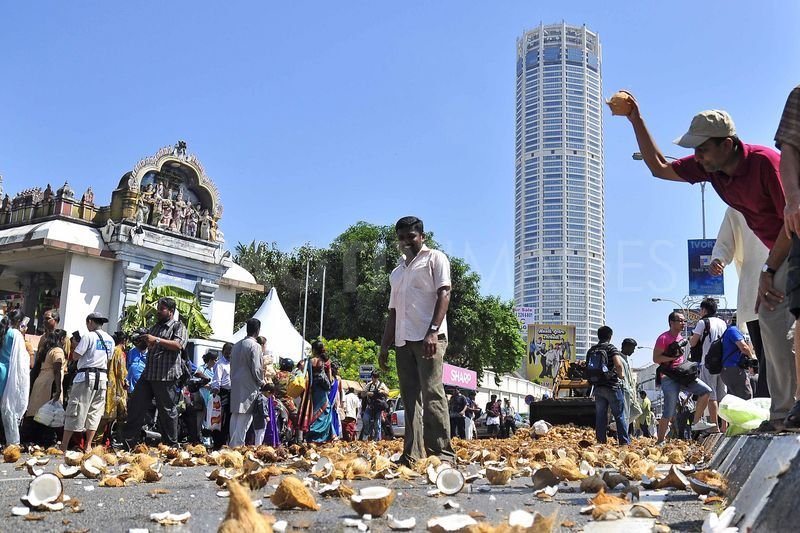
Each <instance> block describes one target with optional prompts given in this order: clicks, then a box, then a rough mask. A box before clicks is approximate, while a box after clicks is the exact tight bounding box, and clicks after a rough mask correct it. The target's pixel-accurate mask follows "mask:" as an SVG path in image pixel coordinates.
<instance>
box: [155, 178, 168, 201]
mask: <svg viewBox="0 0 800 533" xmlns="http://www.w3.org/2000/svg"><path fill="white" fill-rule="evenodd" d="M154 196H155V198H161V199H164V198H166V196H164V182H163V181H158V182H156V192H155V194H154Z"/></svg>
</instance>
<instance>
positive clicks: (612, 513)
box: [592, 502, 627, 520]
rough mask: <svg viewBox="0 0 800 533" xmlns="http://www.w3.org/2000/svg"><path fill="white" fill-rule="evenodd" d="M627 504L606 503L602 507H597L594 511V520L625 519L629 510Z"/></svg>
mask: <svg viewBox="0 0 800 533" xmlns="http://www.w3.org/2000/svg"><path fill="white" fill-rule="evenodd" d="M626 506H627V502H626V503H625V504H622V505H620V504H615V503H606V504H602V505H595V506H594V509H592V519H593V520H621V519H623V518H625V511H626V509H627V507H626Z"/></svg>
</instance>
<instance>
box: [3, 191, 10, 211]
mask: <svg viewBox="0 0 800 533" xmlns="http://www.w3.org/2000/svg"><path fill="white" fill-rule="evenodd" d="M9 209H11V198H9V197H8V195H7V194H6V195H5V196H4V197H3V211H8V210H9Z"/></svg>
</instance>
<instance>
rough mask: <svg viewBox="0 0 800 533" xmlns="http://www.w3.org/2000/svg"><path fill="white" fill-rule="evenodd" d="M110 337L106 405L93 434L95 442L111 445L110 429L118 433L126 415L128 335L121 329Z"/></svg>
mask: <svg viewBox="0 0 800 533" xmlns="http://www.w3.org/2000/svg"><path fill="white" fill-rule="evenodd" d="M112 337H113V339H114V352H113V353H112V354H111V359H109V360H108V362H107V365H108V373H107V375H108V382H107V384H106V406H105V409H104V411H103V417H102V418H101V419H100V427H99V428H98V429H99V430H100V431H98V432H97V433H96V434H95V438H94V443H95V444H108V445H111V443H112V438H113V437H114V436H113V435H112V434H111V431H112V430H114V429H115V430H116V431H117V433H119V432H120V430H121V429H122V428H120V427H119V425H120V424H122V423H124V422H125V418H126V417H127V416H128V365H127V354H126V353H125V344H126V343H127V342H128V336H127V335H126V334H125V333H124V332H122V331H117V332H115V333H114V335H112ZM115 421H116V422H117V427H116V428H114V425H113V424H114V422H115Z"/></svg>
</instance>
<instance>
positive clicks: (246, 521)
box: [218, 481, 275, 533]
mask: <svg viewBox="0 0 800 533" xmlns="http://www.w3.org/2000/svg"><path fill="white" fill-rule="evenodd" d="M228 489H229V490H230V496H231V499H230V500H229V501H228V511H227V513H226V514H225V520H224V521H223V522H222V523H221V524H220V526H219V530H218V533H239V532H241V531H246V532H247V533H272V524H273V523H274V522H275V518H274V517H272V516H270V515H265V514H261V513H259V512H257V511H256V508H255V506H254V505H253V502H252V501H250V493H249V491H248V490H247V489H246V488H245V487H243V486H242V485H240V484H239V483H237V482H236V481H231V482H230V483H228Z"/></svg>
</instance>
